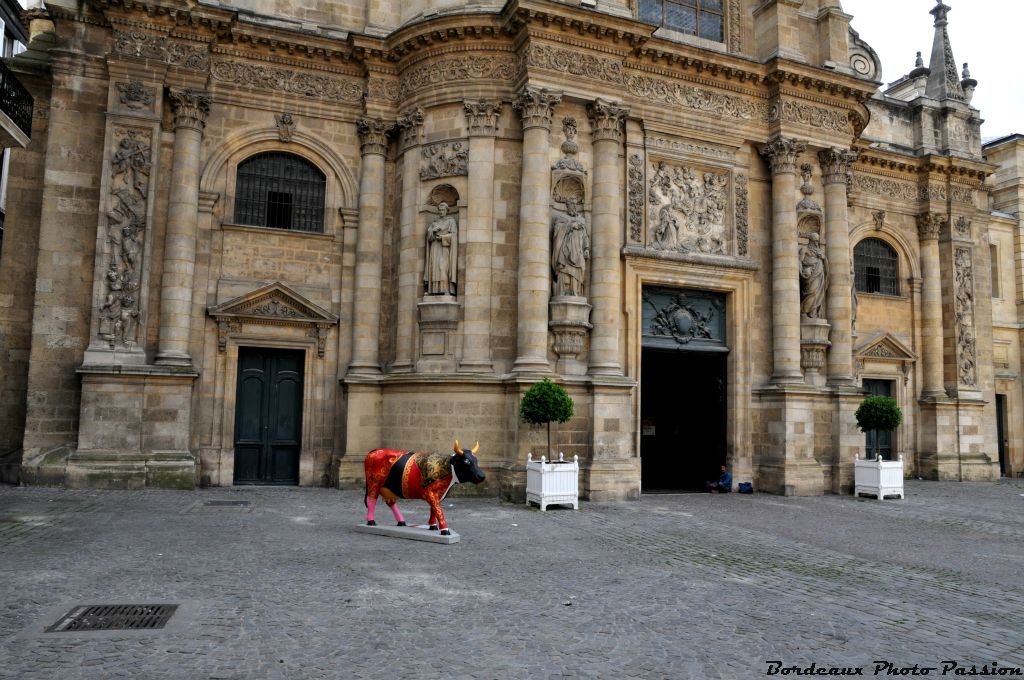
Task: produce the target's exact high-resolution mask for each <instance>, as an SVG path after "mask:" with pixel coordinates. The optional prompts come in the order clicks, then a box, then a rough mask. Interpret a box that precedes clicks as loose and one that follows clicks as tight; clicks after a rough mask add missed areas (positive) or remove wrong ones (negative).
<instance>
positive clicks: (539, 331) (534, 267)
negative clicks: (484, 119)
mask: <svg viewBox="0 0 1024 680" xmlns="http://www.w3.org/2000/svg"><path fill="white" fill-rule="evenodd" d="M561 101H562V95H561V93H556V92H551V91H549V90H547V89H544V88H535V87H530V86H527V87H525V88H523V90H522V91H521V92H520V93H519V96H518V97H516V100H515V101H514V102H513V104H512V106H513V108H515V109H516V110H517V111H519V113H520V114H521V115H522V119H523V173H522V190H521V198H520V203H519V271H518V302H517V307H516V311H517V322H518V334H517V336H516V339H517V346H516V356H517V358H516V361H515V363H514V364H513V368H512V370H513V371H514V372H517V373H532V372H545V373H546V372H550V370H551V366H550V364H549V363H548V358H547V351H548V350H547V348H548V298H549V297H550V296H551V274H550V266H551V264H550V263H551V237H550V234H549V231H550V227H549V221H550V201H551V169H550V161H549V160H548V152H549V150H550V146H551V144H550V136H551V115H552V113H553V112H554V107H555V106H556V105H558V103H559V102H561Z"/></svg>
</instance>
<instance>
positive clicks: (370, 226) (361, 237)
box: [348, 118, 391, 376]
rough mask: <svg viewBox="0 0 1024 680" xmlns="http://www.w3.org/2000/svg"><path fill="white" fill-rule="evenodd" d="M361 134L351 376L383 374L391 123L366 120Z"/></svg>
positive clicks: (361, 126) (362, 125) (362, 122)
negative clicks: (386, 198) (383, 292)
mask: <svg viewBox="0 0 1024 680" xmlns="http://www.w3.org/2000/svg"><path fill="white" fill-rule="evenodd" d="M356 129H357V130H358V132H359V139H360V142H361V144H360V148H359V150H360V154H361V156H362V163H361V165H362V167H361V170H360V174H359V228H358V233H357V235H356V272H355V274H356V283H355V310H354V313H353V315H352V362H351V363H350V364H349V367H348V372H349V374H350V375H368V376H375V375H380V286H381V280H380V279H381V250H382V248H383V247H384V156H385V154H387V150H388V138H387V134H388V131H389V130H390V129H391V125H390V123H386V122H385V121H383V120H381V119H380V118H362V119H360V120H359V121H358V122H357V123H356Z"/></svg>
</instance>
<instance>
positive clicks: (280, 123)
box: [274, 111, 296, 144]
mask: <svg viewBox="0 0 1024 680" xmlns="http://www.w3.org/2000/svg"><path fill="white" fill-rule="evenodd" d="M274 123H275V124H276V125H277V138H278V139H279V140H281V141H282V142H284V143H286V144H287V143H288V142H290V141H292V135H294V134H295V127H296V124H295V118H294V117H293V116H292V114H290V113H288V112H287V111H286V112H285V113H282V114H281V115H280V116H274Z"/></svg>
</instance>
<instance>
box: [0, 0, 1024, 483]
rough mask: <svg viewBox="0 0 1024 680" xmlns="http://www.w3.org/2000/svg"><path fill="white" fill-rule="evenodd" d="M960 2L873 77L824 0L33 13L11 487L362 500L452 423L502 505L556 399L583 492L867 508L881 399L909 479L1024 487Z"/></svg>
mask: <svg viewBox="0 0 1024 680" xmlns="http://www.w3.org/2000/svg"><path fill="white" fill-rule="evenodd" d="M949 10H950V8H949V7H948V6H946V5H943V4H941V3H939V4H938V5H937V6H936V7H935V9H934V10H933V11H932V14H933V18H932V21H933V22H934V25H935V44H934V45H933V49H932V53H931V55H930V59H927V60H926V59H921V60H920V61H919V63H918V65H917V67H916V68H915V69H914V70H913V71H912V72H911V73H910V74H909V75H907V76H905V77H903V78H901V79H899V80H898V81H896V82H895V83H894V84H893V85H891V86H889V87H888V88H886V89H884V90H880V89H879V82H880V81H881V78H882V73H881V64H880V63H879V61H878V58H877V56H876V55H875V53H874V52H873V50H872V49H871V47H870V46H869V45H868V43H867V42H865V41H864V40H863V39H861V37H860V36H859V35H858V33H857V32H856V31H854V30H852V29H851V28H850V20H851V17H850V16H849V15H847V14H845V13H844V12H843V10H842V7H841V4H840V2H839V0H694V1H691V2H681V3H680V2H675V1H674V0H673V1H671V2H670V1H669V0H665V1H661V0H639V2H637V1H636V0H566V1H564V2H555V1H551V0H508V1H507V2H499V1H494V2H492V1H490V0H475V1H473V2H463V1H459V0H411V1H409V2H401V3H396V2H390V1H387V0H363V1H362V2H346V3H342V2H315V3H302V2H295V1H294V0H231V1H230V2H221V3H219V4H218V3H205V2H202V1H199V2H196V1H195V0H187V1H186V0H139V1H135V2H124V1H122V0H89V1H88V2H78V1H77V0H74V1H73V0H53V1H48V2H46V3H45V8H44V9H38V10H32V11H30V12H29V13H28V14H27V17H26V19H27V23H28V24H29V25H30V29H31V34H32V35H31V41H30V45H29V50H28V51H27V52H26V53H24V54H22V55H20V56H19V57H18V58H17V59H16V60H14V62H13V63H12V65H11V67H12V69H13V70H15V71H16V72H17V73H18V76H19V78H20V79H21V80H22V81H23V82H24V83H25V84H26V86H28V87H29V89H30V90H31V91H32V93H33V95H34V96H35V100H36V107H35V112H36V113H35V121H34V134H33V137H32V141H31V144H30V145H29V146H28V148H26V149H24V150H17V151H15V152H14V153H13V155H12V161H11V174H12V186H11V188H10V190H9V195H8V218H7V223H6V235H5V238H4V244H3V252H2V256H0V257H2V259H0V272H2V276H0V343H2V345H0V389H2V400H3V413H2V415H0V454H2V455H3V456H4V457H3V458H2V467H0V470H2V471H3V475H4V479H5V480H6V481H17V480H20V481H21V482H22V483H26V484H56V485H67V486H69V487H111V488H123V487H139V486H147V485H148V486H166V487H191V486H193V485H232V484H244V483H254V484H300V485H334V484H348V483H361V476H362V459H363V457H364V456H365V454H366V452H367V451H369V450H371V449H373V448H376V447H378V446H381V445H386V446H390V447H395V448H414V449H433V450H448V449H449V448H450V447H451V446H452V441H453V440H454V439H460V440H462V442H463V444H467V443H468V444H470V445H471V444H472V443H473V441H475V440H479V441H480V443H481V448H480V453H479V454H478V457H479V459H480V461H481V465H482V467H483V468H484V469H485V471H486V472H487V473H488V478H489V480H488V484H489V489H490V491H491V492H492V493H494V492H500V493H503V494H507V495H516V494H521V491H522V487H523V485H524V483H525V481H524V480H525V470H524V462H525V460H526V455H527V452H531V451H532V452H534V454H535V455H538V454H539V453H543V452H544V446H545V441H546V438H545V434H544V431H543V430H540V429H536V428H532V427H530V426H529V425H526V424H525V423H523V422H522V421H521V420H520V419H519V417H518V405H519V400H520V397H521V395H522V394H523V393H524V392H525V391H526V389H528V388H529V387H530V385H532V384H533V383H535V382H536V381H538V380H540V379H541V378H543V377H550V378H551V379H553V380H555V381H556V382H558V383H560V384H562V385H564V386H565V387H566V389H567V390H568V391H569V392H570V394H571V395H572V396H573V398H574V400H575V405H576V409H575V416H574V418H573V419H572V420H571V421H569V422H568V423H565V424H562V425H560V426H558V427H557V428H556V433H557V439H558V444H559V448H560V449H561V450H562V451H564V452H565V453H566V454H567V455H570V456H571V455H573V454H576V455H579V457H580V460H581V473H580V475H581V477H580V483H581V491H582V492H583V493H584V495H586V496H589V497H590V498H592V499H624V498H635V497H637V496H638V494H639V493H640V492H641V490H654V489H663V488H686V487H691V486H694V485H695V484H698V483H699V480H701V479H704V478H706V477H707V476H709V475H710V474H713V472H714V470H715V469H717V466H718V464H719V463H721V462H726V461H727V462H728V463H729V464H730V465H731V466H732V468H733V473H734V477H735V478H736V479H737V480H740V481H742V480H752V481H753V482H754V485H755V487H756V488H758V489H760V490H764V491H769V492H774V493H782V494H798V495H800V494H821V493H826V492H844V491H845V492H849V491H850V490H851V488H852V477H853V460H854V459H855V458H856V457H858V456H859V457H863V455H864V450H865V445H866V442H865V435H864V433H862V432H860V431H859V430H858V429H857V426H856V422H855V419H854V415H853V414H854V411H855V409H856V407H857V405H858V404H859V402H860V401H861V400H862V399H863V397H864V395H865V394H867V393H878V394H889V395H891V396H893V397H895V398H896V399H897V401H898V402H899V404H900V406H901V407H902V408H903V411H904V413H905V422H904V424H903V426H902V427H901V428H900V429H899V430H898V431H897V432H895V433H894V434H893V436H892V437H890V438H886V440H885V441H880V442H879V443H880V444H882V447H883V449H884V450H885V452H886V454H887V455H891V456H893V457H895V456H897V455H899V456H902V457H903V459H904V463H905V469H906V471H907V474H908V475H915V476H917V475H920V476H923V477H927V478H932V479H964V480H970V479H992V478H995V477H997V476H998V475H999V474H1000V471H1002V472H1003V473H1004V474H1012V473H1016V472H1019V471H1021V470H1024V450H1022V448H1021V445H1020V441H1022V440H1024V432H1022V429H1024V427H1022V423H1024V391H1022V387H1021V382H1020V368H1021V341H1022V337H1024V336H1022V334H1021V328H1022V326H1021V322H1020V316H1019V312H1018V300H1020V299H1021V298H1024V273H1022V271H1024V270H1021V269H1020V266H1021V265H1020V262H1021V261H1024V242H1022V239H1021V234H1022V233H1024V232H1022V227H1021V224H1020V221H1019V219H1020V210H1019V208H1020V203H1021V198H1022V194H1021V192H1020V186H1021V180H1020V177H1021V176H1022V173H1021V170H1022V169H1024V162H1022V159H1024V153H1022V144H1021V141H1020V139H1018V138H1010V139H1007V140H1000V141H999V142H997V143H996V144H995V145H993V146H992V148H991V149H987V150H986V151H988V152H989V154H990V155H989V158H988V159H987V160H986V157H985V155H984V152H983V149H982V145H981V118H980V112H979V111H978V110H977V109H975V108H972V106H971V95H972V93H973V89H974V87H975V86H976V85H977V83H976V81H974V80H973V79H972V78H971V77H970V75H969V73H966V72H964V73H961V71H960V69H959V68H958V65H957V64H956V63H954V61H953V52H952V47H951V46H950V45H949V40H948V33H947V30H946V22H947V13H948V12H949ZM925 20H928V17H925V16H922V21H925ZM926 61H927V65H926V63H925V62H926ZM994 284H995V285H997V286H998V290H995V289H994V288H993V285H994Z"/></svg>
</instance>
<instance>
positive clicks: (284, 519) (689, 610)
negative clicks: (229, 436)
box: [0, 480, 1024, 680]
mask: <svg viewBox="0 0 1024 680" xmlns="http://www.w3.org/2000/svg"><path fill="white" fill-rule="evenodd" d="M907 492H908V498H907V500H906V501H886V502H884V503H879V502H877V501H874V500H857V499H854V498H851V497H848V496H847V497H840V496H826V497H822V498H780V497H776V496H767V495H760V494H755V495H754V496H737V495H716V496H708V495H678V496H668V495H666V496H645V497H644V499H643V500H641V501H639V502H632V503H617V504H613V503H583V504H582V505H581V509H580V511H578V512H573V511H571V510H564V509H553V510H550V511H549V512H546V513H540V512H538V511H536V510H535V509H533V510H531V509H527V508H526V507H525V506H521V505H514V504H509V503H502V502H499V501H497V500H493V499H478V498H450V499H449V500H448V501H446V506H451V507H446V512H447V514H448V515H449V519H450V522H451V524H452V526H453V528H454V529H455V530H456V531H458V532H459V533H460V534H461V535H462V543H459V544H456V545H453V546H443V545H436V544H427V543H417V542H413V541H404V540H399V539H390V538H385V537H380V536H371V535H365V534H357V533H355V532H354V531H353V530H352V526H353V525H354V524H355V523H357V522H358V521H359V519H360V518H361V517H362V513H363V508H362V494H361V492H356V491H342V492H338V491H332V490H327V489H272V488H249V489H242V488H236V489H206V490H198V491H195V492H165V491H132V492H98V491H61V490H52V489H26V488H14V487H0V584H2V586H0V592H2V593H3V597H2V598H0V678H5V679H6V678H18V679H25V680H30V679H31V680H35V679H39V680H53V679H57V680H65V679H67V680H76V679H78V678H82V679H88V680H95V679H99V678H103V679H106V678H132V679H133V680H139V679H142V680H149V679H153V680H161V679H164V678H167V679H170V678H201V679H214V678H216V679H221V680H229V679H230V680H234V679H238V680H241V679H246V680H249V679H266V680H270V679H275V678H282V679H288V680H291V679H294V678H300V679H305V678H564V677H570V678H571V677H593V678H616V679H617V678H671V679H676V678H681V679H685V678H694V679H696V678H725V679H731V678H755V677H765V674H766V671H767V669H768V666H767V664H766V662H767V661H771V660H778V661H781V662H783V663H784V664H785V665H786V666H801V667H806V666H807V665H809V664H811V663H812V662H813V663H816V664H817V665H818V667H822V666H824V667H826V668H827V667H860V668H863V669H864V671H863V673H864V674H865V675H866V676H872V675H873V672H874V664H875V662H876V661H877V660H888V661H891V662H892V663H893V664H895V666H896V667H897V668H908V667H912V666H913V665H914V664H919V665H921V666H926V667H936V666H941V662H942V661H945V660H955V661H957V662H959V663H960V664H961V666H967V667H969V666H970V665H971V664H977V665H978V666H979V667H980V665H981V664H985V663H987V664H990V665H991V664H992V663H993V662H995V663H997V664H998V665H999V666H1000V667H1021V668H1024V576H1022V572H1024V570H1022V569H1021V565H1022V564H1024V483H1021V482H1019V481H1017V480H1013V481H1009V480H1004V481H1002V482H999V483H995V484H981V483H976V484H956V483H937V482H908V485H907ZM207 500H248V501H250V503H251V506H250V507H249V508H237V507H208V506H205V505H203V503H204V502H205V501H207ZM404 509H405V511H406V515H407V517H408V518H410V519H411V520H413V521H423V520H425V516H426V515H425V512H426V505H425V504H423V503H419V502H406V503H405V504H404ZM385 517H386V518H387V521H389V522H390V521H391V518H390V513H388V512H387V511H386V509H384V512H383V513H379V519H383V518H385ZM107 602H123V603H181V604H182V608H181V609H180V610H179V612H178V613H177V614H175V616H174V617H173V618H172V619H171V625H170V626H169V627H168V628H167V629H166V630H163V631H154V632H135V631H132V632H102V633H43V632H41V631H42V629H43V628H45V626H47V625H49V624H51V623H53V622H54V621H55V620H56V619H57V618H58V617H59V616H60V615H61V614H63V613H64V612H66V611H67V610H68V609H70V608H71V606H73V605H76V604H95V603H107ZM940 671H941V669H940ZM940 671H934V672H932V673H931V674H930V675H931V676H932V677H938V676H939V674H940ZM791 677H792V676H791ZM879 677H883V676H882V675H879ZM890 677H891V676H890ZM949 677H952V673H950V674H949Z"/></svg>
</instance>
